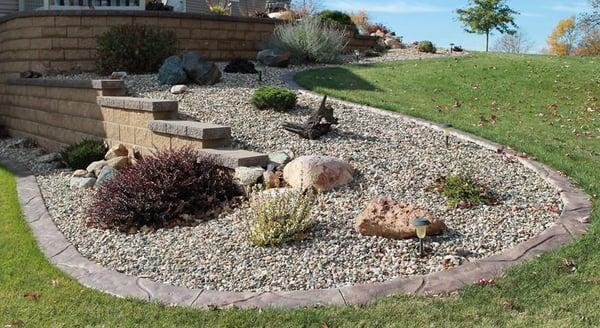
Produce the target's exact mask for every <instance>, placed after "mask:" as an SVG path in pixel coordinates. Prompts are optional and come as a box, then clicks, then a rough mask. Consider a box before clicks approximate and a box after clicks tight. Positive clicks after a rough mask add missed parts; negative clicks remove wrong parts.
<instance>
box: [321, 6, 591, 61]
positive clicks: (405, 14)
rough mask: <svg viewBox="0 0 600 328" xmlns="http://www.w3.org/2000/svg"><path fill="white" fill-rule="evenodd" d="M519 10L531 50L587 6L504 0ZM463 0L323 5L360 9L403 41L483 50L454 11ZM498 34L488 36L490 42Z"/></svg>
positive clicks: (479, 40) (480, 38)
mask: <svg viewBox="0 0 600 328" xmlns="http://www.w3.org/2000/svg"><path fill="white" fill-rule="evenodd" d="M507 3H508V5H509V6H510V7H511V8H513V9H515V10H517V11H518V12H520V13H521V15H519V16H518V17H517V19H516V23H517V25H519V28H520V30H521V31H523V32H525V33H526V34H527V36H528V38H529V39H531V40H532V41H533V42H535V47H534V49H533V51H534V52H537V51H540V50H541V49H542V48H544V47H545V46H546V37H547V36H548V34H550V32H551V31H552V29H553V28H554V26H555V25H556V24H557V23H558V21H559V20H561V19H563V18H567V17H569V16H572V15H575V14H578V13H580V12H582V11H585V10H586V9H588V2H587V1H586V0H508V2H507ZM467 4H468V1H467V0H420V1H419V0H404V1H384V0H347V1H343V0H324V1H323V5H324V7H327V8H330V9H338V10H343V11H357V10H359V9H364V10H365V11H366V12H367V13H369V15H370V17H371V18H372V20H373V21H376V22H381V23H384V24H385V25H387V26H389V27H390V28H391V29H392V30H394V31H396V33H397V34H398V35H402V36H404V40H405V41H416V40H431V41H433V42H434V43H436V44H437V45H438V46H441V47H448V44H450V43H451V42H454V43H456V44H460V45H462V46H463V47H465V48H466V49H471V50H484V49H485V37H484V36H481V35H477V34H468V33H465V32H464V30H463V28H462V26H461V23H460V22H458V21H456V15H455V13H454V10H456V9H457V8H461V7H465V6H466V5H467ZM497 36H498V35H495V36H493V37H492V41H491V42H490V45H493V40H494V38H495V37H497Z"/></svg>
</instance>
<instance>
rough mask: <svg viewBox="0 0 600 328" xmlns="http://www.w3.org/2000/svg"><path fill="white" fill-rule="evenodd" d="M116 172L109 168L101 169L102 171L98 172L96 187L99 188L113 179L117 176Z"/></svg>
mask: <svg viewBox="0 0 600 328" xmlns="http://www.w3.org/2000/svg"><path fill="white" fill-rule="evenodd" d="M117 173H118V171H117V170H116V169H114V168H112V167H110V166H105V167H103V168H102V170H101V171H100V174H98V179H96V185H95V186H96V187H99V186H101V185H102V184H104V183H105V182H106V181H108V180H110V179H112V178H114V177H115V176H117Z"/></svg>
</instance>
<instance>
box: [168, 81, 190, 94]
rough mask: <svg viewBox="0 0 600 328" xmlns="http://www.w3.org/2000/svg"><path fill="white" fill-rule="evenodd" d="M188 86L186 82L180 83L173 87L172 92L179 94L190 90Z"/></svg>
mask: <svg viewBox="0 0 600 328" xmlns="http://www.w3.org/2000/svg"><path fill="white" fill-rule="evenodd" d="M188 89H189V88H188V87H187V85H185V84H178V85H174V86H172V87H171V93H172V94H174V95H179V94H182V93H185V92H186V91H188Z"/></svg>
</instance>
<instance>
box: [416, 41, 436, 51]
mask: <svg viewBox="0 0 600 328" xmlns="http://www.w3.org/2000/svg"><path fill="white" fill-rule="evenodd" d="M417 49H419V52H427V53H431V54H434V53H436V52H437V49H436V48H435V46H434V45H433V43H432V42H431V41H421V42H419V44H418V45H417Z"/></svg>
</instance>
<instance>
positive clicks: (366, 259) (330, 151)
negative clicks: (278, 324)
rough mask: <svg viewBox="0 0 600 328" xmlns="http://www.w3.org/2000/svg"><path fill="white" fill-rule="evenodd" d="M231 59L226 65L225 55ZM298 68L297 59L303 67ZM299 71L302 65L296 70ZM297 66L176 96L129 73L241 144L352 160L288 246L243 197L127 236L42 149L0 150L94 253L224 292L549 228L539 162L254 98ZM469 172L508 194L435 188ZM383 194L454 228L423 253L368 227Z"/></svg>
mask: <svg viewBox="0 0 600 328" xmlns="http://www.w3.org/2000/svg"><path fill="white" fill-rule="evenodd" d="M221 67H222V66H221ZM296 69H298V68H296ZM292 70H293V69H292ZM289 71H290V70H289V69H268V70H267V72H266V74H265V82H263V83H259V82H258V81H257V79H256V76H255V75H238V74H227V73H224V78H223V81H222V82H221V83H219V84H217V85H214V86H209V87H205V86H194V87H191V88H190V91H189V92H187V93H185V94H183V95H172V94H170V93H169V91H168V90H167V89H168V88H166V87H161V86H159V85H158V83H157V80H156V76H154V75H143V76H129V77H128V78H127V79H126V83H127V85H128V87H129V89H130V90H129V91H130V92H131V93H132V94H135V95H140V96H145V97H153V98H160V99H175V100H179V101H180V115H181V116H182V117H183V118H191V119H196V120H199V121H203V122H212V123H218V124H224V125H229V126H231V127H232V132H233V138H234V144H235V145H236V146H237V147H243V148H246V149H249V150H256V151H262V152H270V151H277V150H291V151H293V153H294V154H295V155H296V156H300V155H309V154H316V155H327V156H334V157H337V158H340V159H343V160H346V161H349V162H350V163H352V165H354V166H355V168H356V169H357V174H356V176H355V179H354V181H353V182H352V183H351V184H350V185H348V186H346V187H343V188H340V189H338V190H335V191H332V192H328V193H325V194H322V195H321V199H320V202H319V206H318V207H317V209H316V210H315V211H316V216H317V224H316V226H315V227H314V229H313V230H312V231H310V232H309V233H308V234H307V236H306V237H307V239H305V240H303V241H298V242H293V243H290V244H287V245H283V246H280V247H265V248H261V247H256V246H253V245H252V244H251V243H250V242H249V241H248V240H247V224H248V222H247V220H246V219H245V214H244V213H245V211H246V210H247V209H246V208H245V207H244V206H242V207H240V208H237V209H235V210H233V212H231V213H225V214H223V215H221V216H220V217H219V218H217V219H215V220H212V221H209V222H205V223H202V224H200V225H199V226H196V227H183V228H174V229H169V230H158V231H151V232H138V233H136V234H132V235H128V234H122V233H118V232H115V231H102V230H97V229H90V228H87V227H85V225H84V221H85V214H84V208H85V206H86V204H88V203H89V200H90V197H93V194H92V192H89V191H81V190H71V189H70V188H69V177H70V172H69V171H67V170H60V169H55V168H53V167H51V166H50V165H49V164H45V163H38V162H37V160H36V158H37V157H39V156H40V155H41V152H40V151H39V150H36V149H32V148H22V147H15V146H10V143H14V141H15V139H9V140H0V156H6V157H10V158H13V159H16V160H19V161H22V162H23V163H25V164H26V165H28V166H30V167H31V168H32V170H33V171H34V172H35V173H36V175H37V179H38V182H39V184H40V187H41V189H42V193H43V195H44V198H45V200H46V204H47V206H48V208H49V211H50V214H51V215H52V217H53V218H54V221H55V222H56V224H57V226H58V227H59V228H60V230H61V231H62V232H63V233H64V234H65V235H66V236H67V238H68V239H69V240H70V241H71V242H72V243H73V244H74V245H75V246H76V248H77V249H78V250H79V251H80V252H81V253H82V254H83V255H84V256H86V257H88V258H90V259H92V260H94V261H96V262H98V263H100V264H102V265H103V266H106V267H108V268H112V269H115V270H118V271H120V272H125V273H127V274H131V275H136V276H139V277H147V278H152V279H155V280H158V281H162V282H165V283H169V284H173V285H179V286H185V287H190V288H200V289H208V290H224V291H268V290H270V291H279V290H303V289H313V288H330V287H343V286H347V285H352V284H357V283H365V282H376V281H385V280H389V279H391V278H394V277H401V276H410V275H415V274H426V273H429V272H434V271H439V270H443V269H445V268H448V267H452V266H456V265H459V264H461V263H464V262H468V261H473V260H477V259H479V258H482V257H485V256H489V255H492V254H495V253H498V252H500V251H502V250H505V249H507V248H510V247H513V246H515V245H516V244H518V243H520V242H522V241H525V240H527V239H528V238H531V237H532V236H535V235H537V234H539V233H540V232H541V231H543V230H544V229H546V228H548V227H550V226H551V225H552V224H553V222H554V221H555V220H556V219H557V217H558V213H557V212H558V211H559V210H560V208H561V206H562V204H561V203H560V200H559V197H558V192H557V190H555V189H554V188H553V187H552V186H550V185H549V184H547V183H546V182H545V181H544V180H543V179H541V178H540V177H538V176H537V175H536V174H535V173H534V172H532V171H529V170H528V169H526V168H525V167H523V166H522V165H520V164H519V163H517V162H514V161H513V160H510V159H508V158H507V157H505V156H503V155H502V154H497V153H495V152H493V151H489V150H486V149H483V148H481V147H479V146H477V145H475V144H472V143H467V142H461V141H459V140H457V139H454V138H451V147H450V148H448V149H446V147H445V146H444V142H443V136H442V134H441V133H438V132H435V131H433V130H430V129H428V128H424V127H421V126H418V125H416V124H414V123H410V122H406V121H403V120H401V119H399V118H398V119H396V118H390V117H388V116H382V115H379V114H375V113H371V112H364V111H361V110H359V109H357V108H354V107H353V106H346V105H342V104H338V103H332V105H333V106H334V108H335V114H336V116H337V117H338V118H339V119H340V124H339V126H338V127H337V128H336V129H334V130H333V131H332V132H331V133H330V134H328V135H327V136H325V137H323V138H322V139H321V140H318V141H310V140H304V139H300V138H299V137H298V136H296V135H293V134H290V133H288V132H286V131H284V130H282V129H280V125H281V123H283V122H286V121H293V122H301V121H303V120H304V119H305V117H306V115H307V114H308V113H309V112H310V110H311V109H314V108H316V107H318V104H319V101H320V99H317V98H313V97H310V96H305V95H300V96H299V106H298V108H297V109H296V110H293V111H291V112H289V113H282V112H271V111H259V110H256V109H254V108H253V107H252V106H251V105H250V104H249V99H250V96H251V94H252V90H253V89H254V88H256V87H258V86H260V85H265V84H282V82H281V78H282V76H283V75H284V74H286V73H288V72H289ZM449 174H461V175H466V176H470V177H472V178H474V179H476V180H477V181H479V182H480V183H481V184H483V185H485V186H486V187H487V188H489V189H491V190H493V191H494V192H496V193H498V194H499V195H500V196H501V200H502V203H501V204H500V205H496V206H478V207H475V208H471V209H454V208H449V207H448V206H447V204H446V200H445V199H444V198H443V197H442V196H440V195H438V194H436V193H434V192H429V191H426V189H427V187H428V186H429V185H431V184H432V183H433V182H434V180H435V179H436V178H438V177H440V176H443V175H449ZM377 196H390V197H393V198H395V199H398V200H402V201H406V202H410V203H413V204H416V205H419V206H423V207H425V208H427V209H429V210H430V211H432V212H433V213H434V214H435V215H437V216H438V217H440V218H443V219H444V220H445V221H446V224H447V225H448V227H449V229H450V230H449V232H448V233H447V234H445V235H443V236H437V237H430V238H428V241H427V244H428V247H429V248H430V249H431V254H430V255H429V256H427V257H425V258H419V257H417V256H416V254H415V248H416V246H417V241H416V240H404V241H396V240H388V239H384V238H377V237H363V236H361V235H359V234H358V233H357V232H356V231H355V230H354V220H355V218H356V217H357V215H358V214H359V213H360V212H361V210H362V209H363V208H364V206H365V205H366V203H367V202H368V201H370V200H371V199H373V198H374V197H377Z"/></svg>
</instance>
